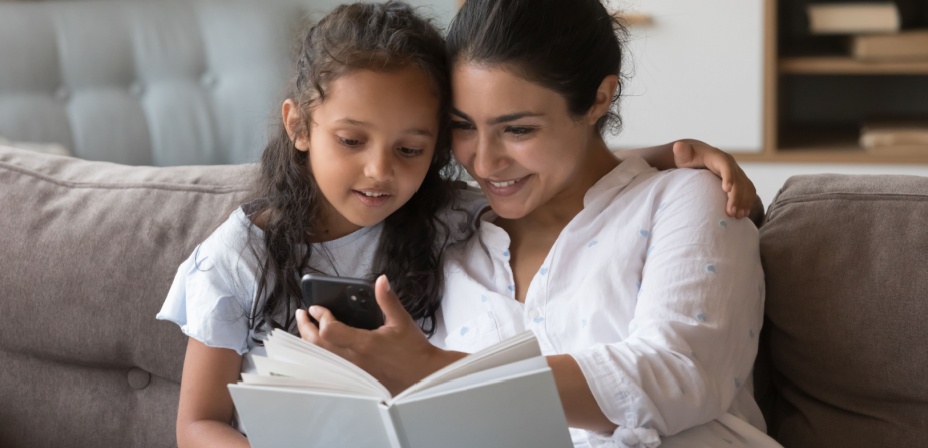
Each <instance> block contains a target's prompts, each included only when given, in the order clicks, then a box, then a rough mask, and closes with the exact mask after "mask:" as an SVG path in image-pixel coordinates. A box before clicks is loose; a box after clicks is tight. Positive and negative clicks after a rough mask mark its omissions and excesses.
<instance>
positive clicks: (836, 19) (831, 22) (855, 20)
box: [806, 2, 902, 34]
mask: <svg viewBox="0 0 928 448" xmlns="http://www.w3.org/2000/svg"><path fill="white" fill-rule="evenodd" d="M806 10H807V12H808V14H809V31H811V32H812V34H865V33H894V32H897V31H899V29H900V27H901V26H902V21H901V18H900V17H899V10H898V8H897V7H896V4H895V3H893V2H873V3H813V4H810V5H808V6H806Z"/></svg>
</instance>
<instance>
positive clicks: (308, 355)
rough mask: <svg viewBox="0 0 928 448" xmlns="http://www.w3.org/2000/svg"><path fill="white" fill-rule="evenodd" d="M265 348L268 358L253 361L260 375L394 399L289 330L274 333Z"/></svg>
mask: <svg viewBox="0 0 928 448" xmlns="http://www.w3.org/2000/svg"><path fill="white" fill-rule="evenodd" d="M264 347H265V348H266V349H267V355H268V356H267V357H266V358H265V357H261V356H254V357H253V358H252V359H253V360H254V362H255V367H257V369H258V373H259V374H261V375H270V376H273V375H283V376H287V377H292V378H298V379H302V380H310V381H312V382H314V383H316V384H318V385H321V386H322V387H323V388H324V389H325V390H340V391H344V392H352V393H366V394H367V395H370V396H374V397H377V398H379V399H381V400H388V399H390V397H391V395H390V391H388V390H387V388H386V387H384V386H383V385H382V384H380V382H379V381H377V379H376V378H374V377H373V376H371V375H370V374H369V373H367V372H365V371H364V370H363V369H361V368H360V367H358V366H356V365H354V364H352V363H351V362H350V361H348V360H346V359H344V358H342V357H340V356H338V355H336V354H334V353H332V352H330V351H328V350H326V349H323V348H321V347H318V346H316V345H313V344H310V343H309V342H306V341H304V340H302V339H300V338H298V337H296V336H294V335H292V334H290V333H287V332H286V331H283V330H279V329H275V330H274V331H272V332H271V334H270V335H269V336H268V338H267V340H266V341H265V342H264Z"/></svg>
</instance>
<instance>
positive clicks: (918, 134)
mask: <svg viewBox="0 0 928 448" xmlns="http://www.w3.org/2000/svg"><path fill="white" fill-rule="evenodd" d="M860 146H862V147H863V148H864V149H866V150H867V152H870V153H873V154H885V155H928V120H924V121H913V120H908V121H877V122H870V123H865V124H864V125H863V126H862V127H861V129H860Z"/></svg>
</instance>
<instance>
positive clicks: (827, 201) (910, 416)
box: [760, 175, 928, 448]
mask: <svg viewBox="0 0 928 448" xmlns="http://www.w3.org/2000/svg"><path fill="white" fill-rule="evenodd" d="M926 223H928V178H923V177H914V176H839V175H818V176H798V177H794V178H791V179H790V180H789V181H788V182H787V183H786V184H785V185H784V187H783V189H782V190H781V191H780V193H779V195H778V196H777V198H776V200H775V201H774V203H773V204H772V205H771V207H770V209H769V211H768V214H767V218H766V222H765V224H764V225H763V227H762V228H761V231H760V244H761V256H762V260H763V264H764V271H765V273H766V279H767V306H766V313H767V319H768V322H767V326H766V327H765V329H764V333H765V335H764V336H765V338H766V339H767V341H766V343H768V344H769V346H768V347H767V348H768V349H769V356H770V359H769V361H770V365H771V367H772V370H771V375H772V380H773V385H774V389H775V390H776V392H777V398H776V400H775V401H774V403H773V407H772V410H771V412H769V413H768V415H767V418H768V423H769V426H770V434H771V435H772V436H773V437H775V438H776V439H777V440H779V441H780V442H781V443H783V445H784V446H786V447H788V448H793V447H825V446H834V447H873V446H881V447H882V446H886V447H889V446H891V447H924V446H926V434H928V347H926V341H928V323H926V318H928V225H926Z"/></svg>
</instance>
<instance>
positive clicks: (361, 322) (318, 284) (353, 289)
mask: <svg viewBox="0 0 928 448" xmlns="http://www.w3.org/2000/svg"><path fill="white" fill-rule="evenodd" d="M301 286H302V287H303V305H304V306H306V307H307V308H309V307H310V306H312V305H319V306H324V307H326V308H328V310H329V311H331V312H332V314H333V315H334V316H335V318H336V319H338V320H339V322H342V323H344V324H346V325H350V326H352V327H355V328H363V329H366V330H373V329H376V328H378V327H380V326H381V325H383V312H381V311H380V307H379V306H378V305H377V299H376V298H375V297H374V285H373V284H372V283H371V282H369V281H367V280H362V279H359V278H347V277H331V276H328V275H319V274H306V275H304V276H303V279H302V281H301ZM310 319H312V317H310ZM313 321H314V322H315V319H313ZM317 324H318V323H317Z"/></svg>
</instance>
